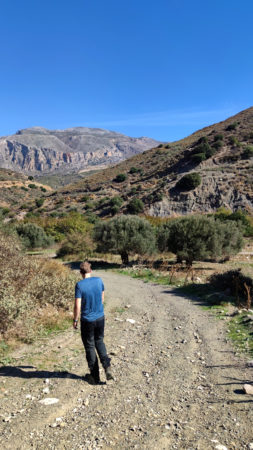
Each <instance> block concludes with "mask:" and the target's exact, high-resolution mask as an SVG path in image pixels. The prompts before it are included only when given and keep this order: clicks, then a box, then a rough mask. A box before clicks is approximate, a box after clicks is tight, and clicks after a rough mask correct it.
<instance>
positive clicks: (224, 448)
mask: <svg viewBox="0 0 253 450" xmlns="http://www.w3.org/2000/svg"><path fill="white" fill-rule="evenodd" d="M215 448H216V449H217V450H228V448H227V447H225V445H220V444H219V445H216V446H215Z"/></svg>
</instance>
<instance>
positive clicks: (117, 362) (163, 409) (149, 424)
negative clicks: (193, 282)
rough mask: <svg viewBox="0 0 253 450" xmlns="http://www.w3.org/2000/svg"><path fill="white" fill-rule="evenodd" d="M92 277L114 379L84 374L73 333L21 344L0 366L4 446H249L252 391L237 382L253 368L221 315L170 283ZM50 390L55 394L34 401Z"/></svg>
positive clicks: (249, 377)
mask: <svg viewBox="0 0 253 450" xmlns="http://www.w3.org/2000/svg"><path fill="white" fill-rule="evenodd" d="M97 274H99V276H101V277H102V278H103V280H104V283H105V288H106V319H107V320H106V338H105V342H106V345H107V348H108V352H109V353H111V354H112V355H111V357H112V367H113V371H114V374H115V378H116V381H114V382H112V381H110V382H107V384H102V385H99V386H91V385H89V384H88V383H86V382H85V381H83V379H82V378H81V377H82V376H83V375H84V374H85V373H87V364H86V361H85V357H84V352H83V349H82V346H81V342H80V336H79V333H76V332H74V331H72V330H69V331H67V332H64V333H62V334H60V335H58V336H56V337H54V338H51V339H47V340H44V341H43V342H40V343H39V344H36V345H34V346H32V347H29V348H27V347H26V348H24V349H23V350H22V351H19V353H18V354H17V355H16V357H18V358H19V359H16V360H15V362H14V363H13V364H12V367H6V368H2V369H1V370H0V375H1V376H0V398H1V407H0V414H1V416H2V421H1V424H0V426H1V430H0V431H1V435H0V436H1V437H0V448H2V449H31V448H36V449H68V450H70V449H85V450H86V449H97V448H103V449H110V448H116V449H130V448H139V449H159V450H160V449H188V450H190V449H201V450H208V449H215V448H216V447H217V446H218V445H223V446H226V447H227V448H228V449H236V450H239V449H244V448H245V449H246V448H249V447H248V446H249V444H250V443H252V442H253V431H252V428H253V427H252V423H253V420H252V419H253V411H252V406H253V397H252V396H248V395H245V394H242V392H241V389H242V385H243V383H245V382H247V381H248V382H252V381H253V369H245V364H244V362H243V360H242V359H238V358H236V357H235V356H234V352H233V351H232V348H231V345H230V344H229V343H228V342H227V341H226V333H225V330H224V328H223V327H224V324H223V322H222V321H218V320H215V319H214V318H212V317H211V316H210V314H209V313H208V312H206V311H203V310H202V309H201V308H200V307H199V306H197V305H196V304H194V302H192V301H190V300H189V299H187V298H183V297H179V296H178V295H176V294H175V293H173V289H171V288H167V287H164V286H158V285H152V284H145V283H144V282H142V281H140V280H135V279H130V278H128V277H125V276H121V275H117V274H113V273H109V272H99V273H97ZM126 305H128V306H129V305H131V307H129V308H126V309H125V310H123V309H122V307H124V306H126ZM122 311H123V312H122ZM126 319H133V320H135V323H130V322H128V321H127V320H126ZM18 364H19V366H18ZM57 367H58V369H57ZM59 367H60V369H61V370H63V369H65V370H66V372H62V371H61V370H60V369H59ZM101 378H102V379H103V380H104V374H103V373H102V374H101ZM45 389H46V392H44V393H43V390H45ZM48 397H50V398H52V397H53V398H57V399H59V401H58V403H56V404H54V405H50V406H46V405H43V404H41V403H39V400H41V399H43V398H48ZM217 448H218V447H217Z"/></svg>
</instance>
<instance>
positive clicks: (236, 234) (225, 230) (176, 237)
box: [157, 216, 243, 265]
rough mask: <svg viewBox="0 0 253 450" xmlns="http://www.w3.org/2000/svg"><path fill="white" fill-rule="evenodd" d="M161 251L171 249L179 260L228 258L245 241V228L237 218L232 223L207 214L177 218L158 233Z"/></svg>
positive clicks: (162, 227)
mask: <svg viewBox="0 0 253 450" xmlns="http://www.w3.org/2000/svg"><path fill="white" fill-rule="evenodd" d="M157 244H158V248H159V250H160V251H171V252H172V253H175V255H176V256H177V260H178V262H182V261H186V263H187V264H189V265H192V263H193V261H200V260H204V259H206V258H214V259H216V258H220V257H222V258H227V257H229V256H230V255H232V254H236V253H238V251H240V250H241V248H242V245H243V239H242V230H241V227H240V226H238V224H237V223H236V222H233V221H231V222H230V223H229V225H228V224H225V223H222V222H221V221H219V220H215V219H214V218H213V217H207V216H191V217H184V218H180V219H175V220H172V221H170V222H168V223H167V224H164V225H163V226H161V227H160V229H159V230H158V233H157Z"/></svg>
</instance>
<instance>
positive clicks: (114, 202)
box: [110, 196, 123, 207]
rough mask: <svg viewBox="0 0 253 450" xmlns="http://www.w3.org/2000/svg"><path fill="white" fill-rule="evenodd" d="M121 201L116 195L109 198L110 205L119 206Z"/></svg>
mask: <svg viewBox="0 0 253 450" xmlns="http://www.w3.org/2000/svg"><path fill="white" fill-rule="evenodd" d="M122 203H123V200H122V198H121V197H118V196H116V197H112V198H111V200H110V205H111V206H118V207H120V206H121V205H122Z"/></svg>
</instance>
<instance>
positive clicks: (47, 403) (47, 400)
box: [39, 398, 59, 405]
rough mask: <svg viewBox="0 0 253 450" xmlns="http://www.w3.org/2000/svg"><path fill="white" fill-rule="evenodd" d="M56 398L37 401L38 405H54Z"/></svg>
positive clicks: (56, 401)
mask: <svg viewBox="0 0 253 450" xmlns="http://www.w3.org/2000/svg"><path fill="white" fill-rule="evenodd" d="M58 401H59V399H58V398H43V399H42V400H39V403H41V404H42V405H54V404H55V403H58Z"/></svg>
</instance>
